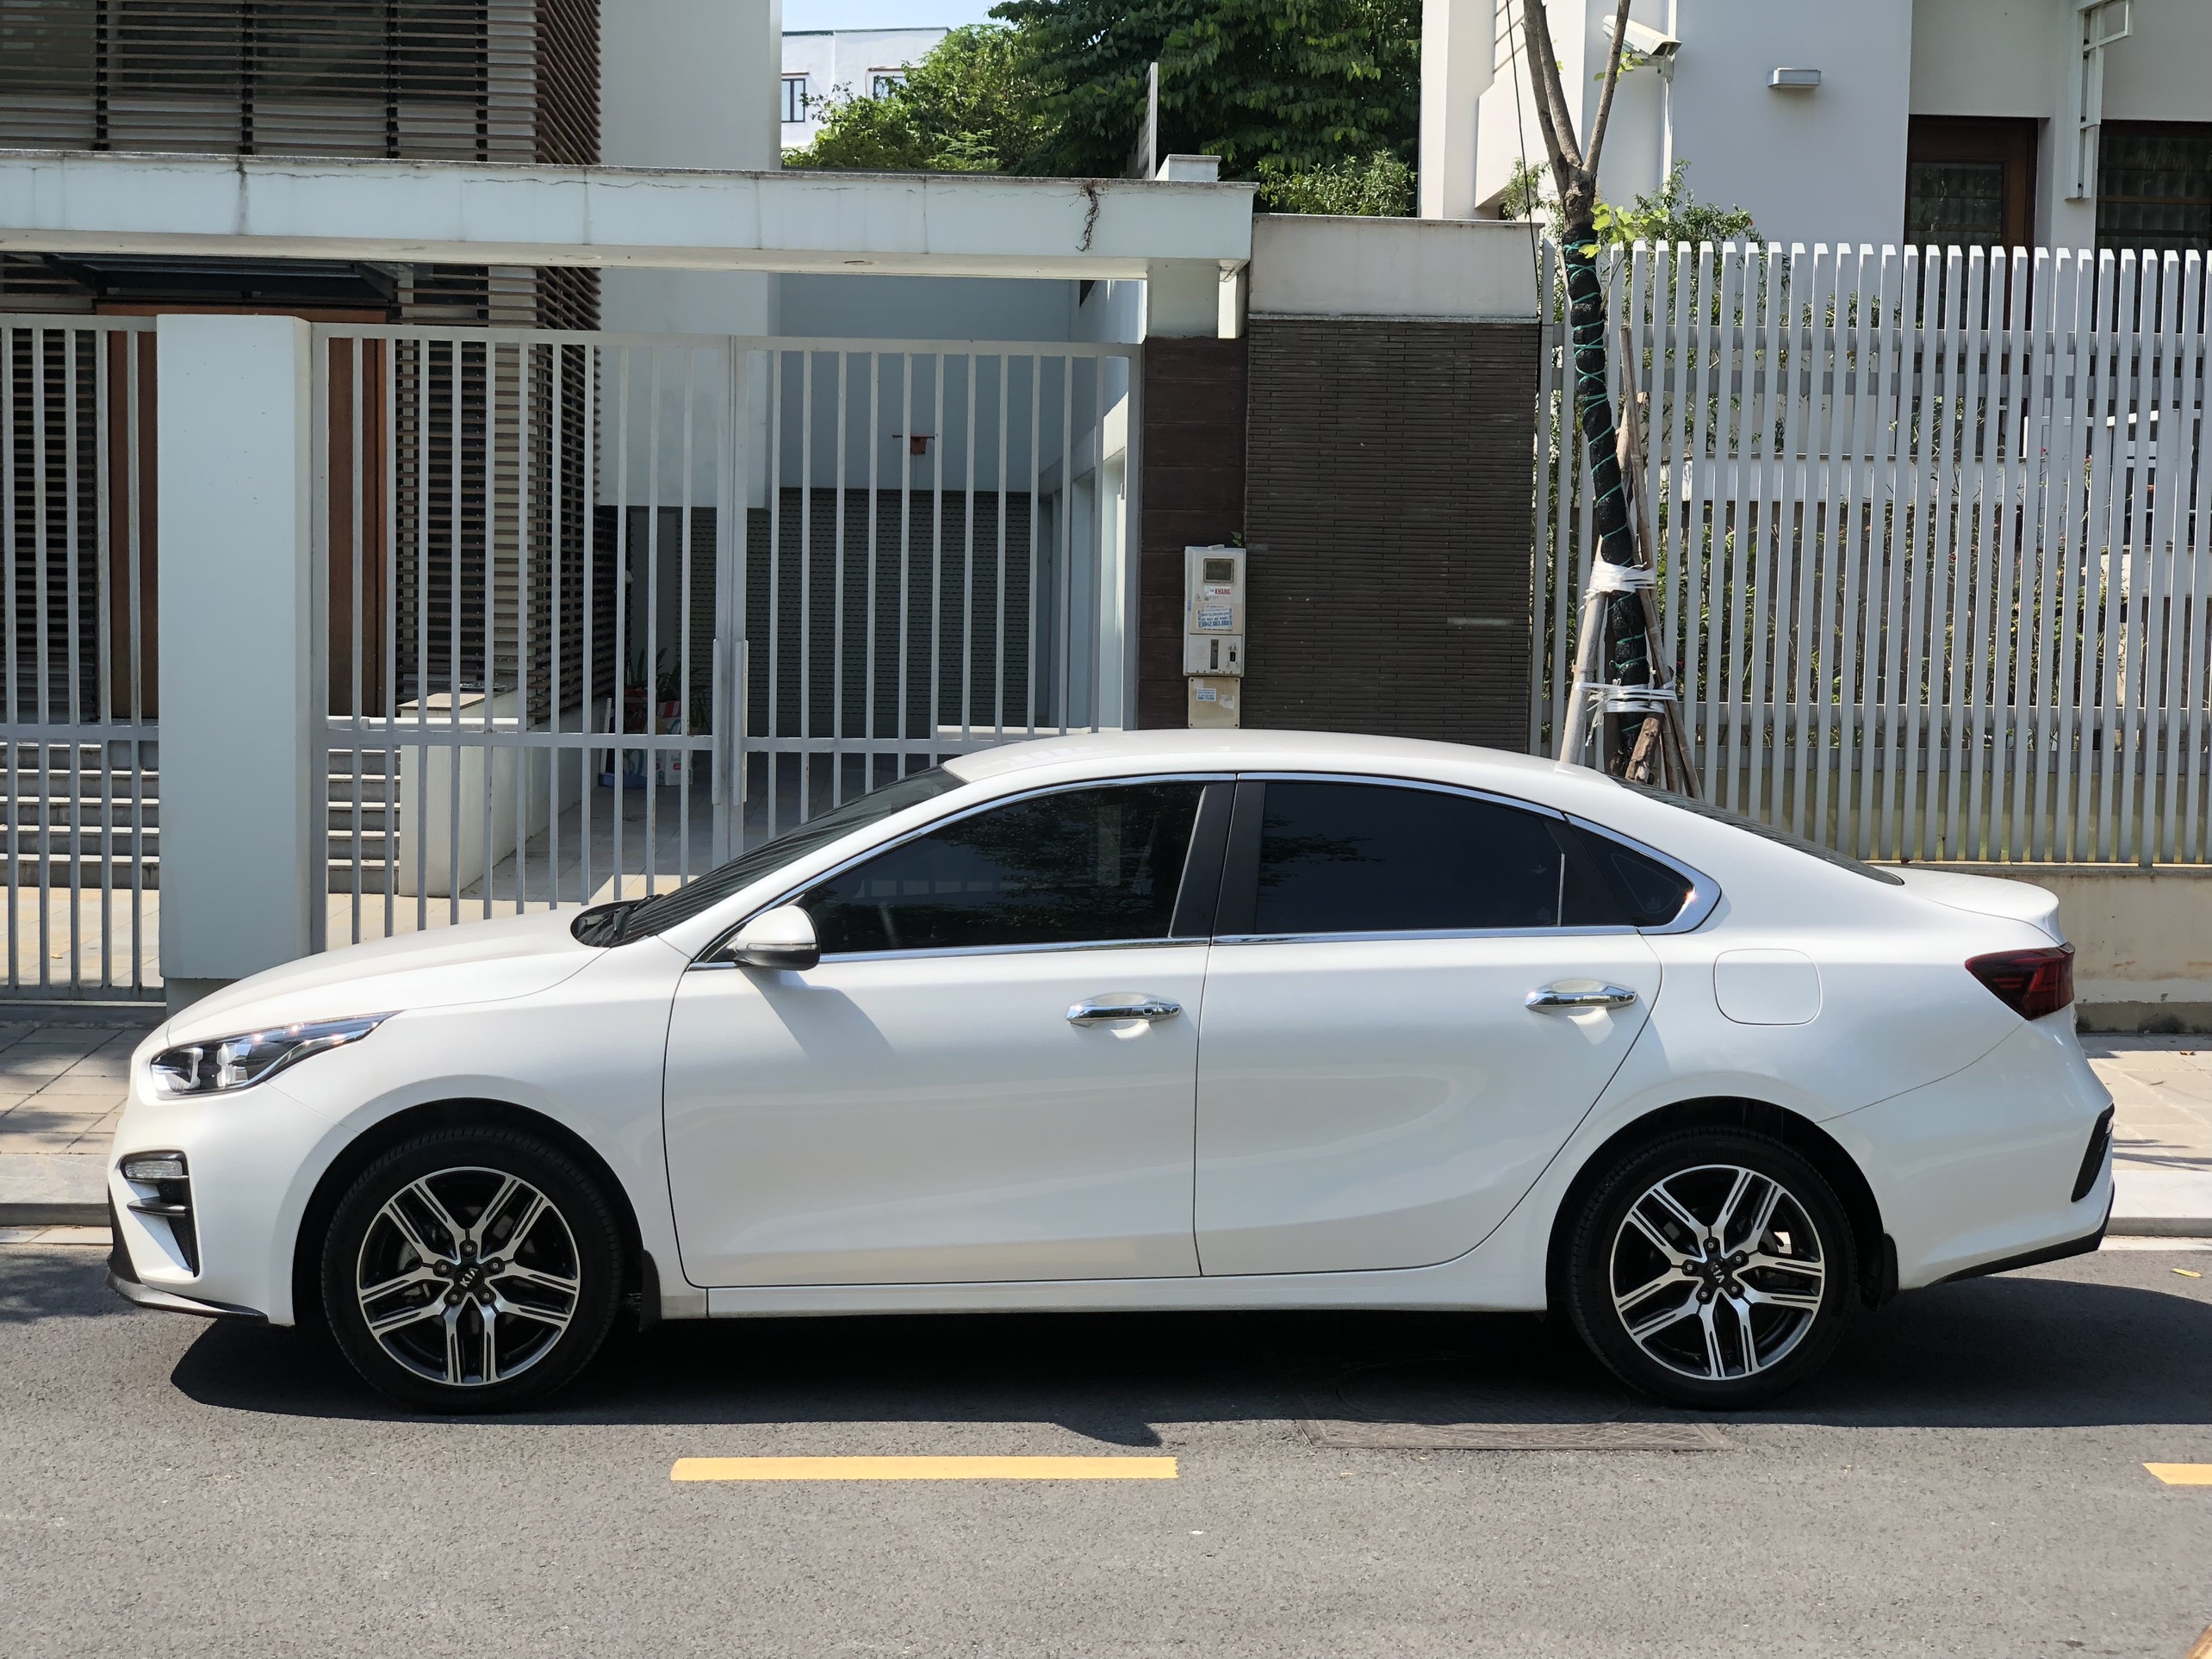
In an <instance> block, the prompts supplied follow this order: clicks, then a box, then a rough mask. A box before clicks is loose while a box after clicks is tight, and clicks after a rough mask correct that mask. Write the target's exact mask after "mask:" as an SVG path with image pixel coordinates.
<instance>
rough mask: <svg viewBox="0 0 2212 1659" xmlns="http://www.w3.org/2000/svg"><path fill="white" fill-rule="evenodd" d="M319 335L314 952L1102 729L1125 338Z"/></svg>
mask: <svg viewBox="0 0 2212 1659" xmlns="http://www.w3.org/2000/svg"><path fill="white" fill-rule="evenodd" d="M316 332H317V337H318V344H317V350H316V355H315V365H316V379H317V387H316V405H315V407H316V409H317V412H318V413H317V421H318V432H317V437H316V455H317V457H318V459H317V501H316V506H315V509H314V523H315V525H316V527H317V534H318V537H319V538H320V540H319V554H318V559H317V569H319V570H320V571H322V572H324V573H325V575H326V584H325V589H324V591H323V593H321V595H320V600H319V612H320V618H321V620H320V621H319V623H318V627H317V638H318V640H319V641H320V643H321V646H322V649H323V650H324V652H325V661H326V665H327V672H326V673H325V674H319V675H318V676H317V683H318V685H319V686H321V687H325V688H326V694H327V697H328V699H329V700H328V706H327V709H326V711H325V717H326V718H325V719H324V722H323V724H324V729H325V730H326V731H327V733H328V749H329V758H330V763H329V765H328V767H327V768H326V769H325V772H326V776H327V779H328V785H327V786H328V790H329V796H328V799H327V802H326V810H327V812H328V817H329V823H330V833H331V837H332V848H331V861H330V866H329V868H330V879H329V904H328V906H327V909H326V913H325V919H326V939H327V941H328V942H330V943H339V942H343V941H345V940H348V939H355V940H357V939H362V938H367V937H373V936H381V935H389V934H392V933H395V932H404V931H411V930H413V929H420V928H426V927H432V926H439V925H450V924H452V923H457V922H460V921H463V920H464V919H475V918H482V917H487V916H495V915H502V914H512V913H514V912H515V911H517V910H526V909H531V908H535V907H539V906H558V905H562V904H588V903H592V902H595V901H597V900H600V899H603V898H607V897H611V896H615V895H621V896H634V895H637V894H643V893H648V892H656V891H662V890H665V889H667V888H668V887H671V886H674V885H678V884H680V883H681V882H682V881H685V880H687V879H690V878H691V877H692V876H693V875H695V874H697V873H699V872H700V871H702V870H704V869H705V868H707V867H711V865H712V864H714V863H715V862H718V861H720V860H722V859H724V858H725V857H727V856H729V855H730V854H731V853H733V852H734V851H736V850H737V849H738V848H741V847H742V846H743V845H744V844H745V843H746V842H748V841H749V839H753V838H757V837H760V836H771V835H774V834H776V833H779V832H780V830H782V829H787V828H789V827H791V826H792V825H793V824H795V823H798V822H799V821H801V820H803V819H805V817H811V816H812V815H813V814H814V813H816V812H818V811H823V810H825V809H826V808H828V807H829V806H831V805H836V803H837V802H839V801H840V800H842V799H843V798H847V797H848V796H849V795H851V794H854V793H855V792H861V791H864V790H866V789H867V788H870V787H873V786H875V785H877V784H879V783H882V782H885V781H887V780H889V779H891V778H892V777H895V776H898V775H899V774H901V773H902V772H904V771H905V770H908V769H910V768H912V767H918V766H924V765H929V764H933V763H935V761H939V760H942V759H944V758H947V757H948V756H950V755H957V754H961V753H966V752H968V751H971V750H972V749H978V748H982V747H985V746H988V745H990V744H992V743H1001V742H1006V741H1010V740H1014V739H1017V738H1022V737H1026V736H1038V735H1044V734H1047V733H1054V732H1058V731H1061V730H1069V729H1086V730H1087V729H1092V728H1096V727H1098V726H1102V725H1103V726H1118V725H1120V724H1123V720H1122V707H1123V705H1124V704H1125V703H1126V701H1127V697H1128V683H1129V678H1130V676H1129V674H1128V667H1127V659H1128V646H1129V639H1128V609H1129V605H1128V587H1129V577H1130V574H1131V573H1130V569H1129V561H1128V558H1127V557H1126V556H1125V554H1124V552H1123V550H1122V541H1121V537H1122V527H1123V525H1124V524H1125V522H1126V519H1127V513H1126V508H1125V501H1124V498H1125V495H1126V483H1125V481H1126V478H1127V469H1126V467H1125V466H1124V464H1123V461H1124V450H1125V448H1126V444H1125V440H1124V438H1123V434H1125V433H1126V431H1127V429H1128V419H1127V417H1128V408H1129V402H1128V400H1129V399H1130V397H1131V396H1132V392H1131V386H1130V381H1131V376H1130V375H1129V373H1128V359H1129V358H1130V357H1131V356H1132V355H1133V354H1134V348H1129V347H1122V346H1094V345H1057V344H1055V345H1012V344H1010V345H997V344H967V343H962V344H959V345H949V344H943V343H935V342H932V343H919V342H887V341H886V342H877V341H867V342H858V341H807V340H784V339H724V338H722V337H674V336H644V335H619V334H612V333H600V332H594V333H581V332H578V333H568V332H552V331H543V330H530V331H521V330H485V329H462V328H451V329H439V328H425V327H400V326H393V327H375V326H355V325H338V324H333V325H325V326H319V327H318V329H317V331H316ZM319 775H320V774H319Z"/></svg>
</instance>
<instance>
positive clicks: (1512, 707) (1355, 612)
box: [1146, 318, 1537, 749]
mask: <svg viewBox="0 0 2212 1659" xmlns="http://www.w3.org/2000/svg"><path fill="white" fill-rule="evenodd" d="M1157 349H1158V347H1157V345H1147V346H1146V352H1147V353H1150V352H1152V351H1156V350H1157ZM1536 355H1537V329H1536V326H1535V325H1533V324H1463V323H1420V322H1355V321H1337V320H1329V321H1305V320H1267V319H1264V318H1258V319H1254V320H1253V321H1252V326H1251V335H1250V368H1249V396H1250V414H1249V419H1248V422H1247V429H1248V432H1249V446H1248V451H1247V467H1248V473H1247V478H1246V503H1247V505H1246V511H1245V513H1244V531H1245V534H1246V539H1247V542H1248V544H1249V545H1250V546H1251V547H1252V549H1253V551H1252V556H1251V559H1250V561H1249V564H1248V569H1247V575H1246V587H1247V592H1246V602H1247V605H1248V607H1249V610H1248V618H1247V622H1246V629H1247V641H1246V656H1247V663H1248V666H1247V668H1246V680H1245V706H1244V724H1246V726H1267V727H1275V728H1277V729H1284V728H1289V729H1302V730H1324V731H1370V732H1380V733H1387V734H1390V735H1394V736H1407V737H1432V738H1441V739H1445V740H1447V741H1450V742H1454V743H1482V744H1487V745H1489V746H1492V747H1494V748H1500V749H1525V748H1526V747H1527V742H1528V736H1527V732H1528V714H1527V710H1528V675H1529V649H1530V638H1529V632H1530V597H1529V569H1530V556H1529V549H1530V522H1529V515H1530V507H1531V482H1530V481H1531V476H1532V472H1531V465H1532V463H1531V457H1532V453H1533V448H1532V446H1533V442H1534V414H1533V411H1534V407H1535V399H1536ZM1147 385H1149V380H1148V381H1147ZM1151 430H1152V427H1151V418H1150V411H1149V409H1147V419H1146V433H1147V444H1148V445H1149V443H1150V438H1149V434H1150V432H1151ZM1146 453H1147V457H1148V458H1147V462H1146V485H1147V488H1150V482H1151V478H1152V472H1151V466H1152V464H1153V463H1152V462H1151V460H1150V459H1149V457H1150V455H1151V453H1152V451H1151V450H1150V449H1149V447H1148V448H1147V451H1146ZM1150 519H1151V513H1150V505H1149V501H1148V502H1147V510H1146V521H1147V522H1146V553H1147V555H1149V554H1150V552H1151V550H1152V544H1153V535H1152V527H1151V523H1150ZM1194 539H1195V538H1194ZM1178 545H1179V543H1178ZM1176 580H1177V582H1178V584H1179V582H1180V580H1181V572H1180V569H1179V567H1178V569H1177V573H1176ZM1147 592H1149V587H1148V588H1147ZM1146 625H1147V628H1148V629H1149V627H1150V625H1151V623H1150V618H1149V616H1147V618H1146ZM1178 625H1179V621H1171V622H1170V623H1169V624H1168V628H1169V631H1170V632H1171V634H1172V631H1173V630H1174V629H1175V628H1176V627H1177V626H1178ZM1147 638H1149V635H1148V636H1147ZM1177 693H1178V696H1179V693H1180V687H1179V685H1178V687H1177ZM1173 724H1181V718H1180V710H1179V707H1178V711H1177V719H1176V720H1175V722H1173Z"/></svg>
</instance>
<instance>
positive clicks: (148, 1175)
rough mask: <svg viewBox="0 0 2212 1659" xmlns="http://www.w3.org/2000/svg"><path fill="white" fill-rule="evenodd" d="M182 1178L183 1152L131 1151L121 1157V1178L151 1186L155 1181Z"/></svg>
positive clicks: (178, 1179)
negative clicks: (126, 1156)
mask: <svg viewBox="0 0 2212 1659" xmlns="http://www.w3.org/2000/svg"><path fill="white" fill-rule="evenodd" d="M183 1178H184V1154H183V1153H132V1154H131V1155H130V1156H129V1157H128V1158H126V1159H123V1179H124V1180H126V1181H137V1182H141V1183H143V1184H145V1185H146V1186H152V1185H153V1184H154V1183H156V1182H157V1181H182V1180H183Z"/></svg>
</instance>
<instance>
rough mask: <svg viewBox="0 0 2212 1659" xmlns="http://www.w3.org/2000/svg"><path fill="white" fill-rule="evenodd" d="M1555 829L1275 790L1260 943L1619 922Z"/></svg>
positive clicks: (1334, 791) (1332, 791)
mask: <svg viewBox="0 0 2212 1659" xmlns="http://www.w3.org/2000/svg"><path fill="white" fill-rule="evenodd" d="M1553 823H1554V820H1551V819H1550V818H1547V817H1543V816H1541V815H1540V814H1538V813H1535V812H1529V811H1522V810H1521V809H1519V808H1518V807H1513V806H1506V805H1500V804H1499V803H1497V802H1494V801H1484V800H1476V799H1474V798H1470V797H1469V796H1465V795H1454V794H1447V793H1445V792H1440V791H1438V790H1432V789H1407V788H1400V787H1397V786H1392V785H1388V784H1345V783H1280V782H1277V783H1270V784H1269V785H1268V786H1267V794H1266V813H1265V817H1264V822H1263V823H1262V825H1261V829H1260V836H1259V881H1258V895H1257V902H1256V904H1254V907H1253V913H1252V914H1253V920H1252V926H1253V931H1254V932H1256V933H1261V934H1317V933H1323V934H1325V933H1416V932H1458V931H1465V930H1469V929H1486V928H1551V927H1558V926H1561V925H1563V924H1564V925H1568V926H1577V925H1587V924H1598V923H1612V922H1618V921H1619V915H1618V913H1617V911H1616V910H1615V908H1614V906H1613V905H1612V904H1611V903H1610V902H1609V901H1608V900H1607V898H1605V897H1603V896H1601V895H1600V893H1599V892H1598V891H1597V890H1595V889H1594V886H1593V885H1591V883H1590V882H1589V881H1588V879H1587V877H1586V876H1585V874H1584V867H1583V865H1582V863H1581V861H1580V860H1579V859H1577V860H1569V858H1568V856H1567V852H1566V843H1565V840H1564V837H1563V835H1562V834H1560V833H1558V832H1556V831H1555V829H1554V828H1553Z"/></svg>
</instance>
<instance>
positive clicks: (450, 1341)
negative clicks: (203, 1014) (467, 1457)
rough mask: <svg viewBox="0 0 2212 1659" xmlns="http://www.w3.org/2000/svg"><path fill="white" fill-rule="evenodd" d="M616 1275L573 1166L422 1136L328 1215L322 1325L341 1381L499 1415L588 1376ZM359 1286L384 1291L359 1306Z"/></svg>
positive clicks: (618, 1263) (610, 1239)
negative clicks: (344, 1364) (352, 1378)
mask: <svg viewBox="0 0 2212 1659" xmlns="http://www.w3.org/2000/svg"><path fill="white" fill-rule="evenodd" d="M433 1200H434V1201H435V1202H431V1201H433ZM541 1200H542V1201H543V1202H542V1204H541V1203H540V1202H539V1201H541ZM456 1233H458V1235H459V1236H454V1235H455V1234H456ZM477 1234H481V1235H482V1247H481V1248H479V1247H478V1246H477V1243H476V1240H475V1235H477ZM623 1269H624V1247H623V1231H622V1227H621V1225H620V1223H619V1222H618V1221H617V1220H616V1217H615V1213H614V1209H613V1207H612V1204H611V1203H610V1202H608V1199H607V1196H606V1194H605V1193H604V1192H603V1191H602V1190H600V1185H599V1183H598V1182H596V1181H595V1180H593V1177H591V1175H590V1174H588V1173H587V1171H584V1170H583V1169H582V1168H581V1167H580V1166H579V1165H577V1163H576V1161H575V1159H573V1158H570V1157H569V1155H568V1154H566V1153H562V1151H560V1150H559V1149H558V1148H556V1147H554V1146H550V1145H548V1144H547V1143H546V1142H544V1141H543V1140H539V1139H537V1137H536V1136H534V1135H531V1134H525V1133H522V1132H520V1131H518V1130H513V1129H506V1128H492V1127H488V1126H487V1127H482V1128H446V1129H434V1130H431V1131H428V1132H427V1133H425V1134H419V1135H416V1136H413V1138H411V1139H409V1140H404V1141H402V1142H401V1144H400V1145H398V1146H395V1147H393V1148H392V1149H391V1150H390V1151H389V1152H387V1153H384V1154H383V1155H382V1157H380V1158H378V1159H376V1161H375V1162H373V1163H372V1164H370V1165H369V1167H368V1168H367V1169H365V1170H363V1171H362V1172H361V1174H360V1176H359V1177H357V1179H356V1180H355V1181H354V1183H353V1184H352V1186H351V1187H350V1188H349V1189H347V1190H346V1194H345V1197H343V1198H342V1199H340V1200H339V1204H338V1209H337V1210H336V1212H335V1213H334V1214H333V1215H332V1217H331V1224H330V1228H329V1231H328V1232H327V1233H326V1234H325V1235H324V1239H323V1247H322V1276H321V1277H322V1302H323V1309H324V1317H325V1320H326V1322H327V1324H328V1326H329V1328H330V1332H331V1335H332V1337H333V1338H334V1339H336V1341H337V1343H338V1346H339V1351H341V1352H343V1353H344V1354H345V1357H346V1358H347V1360H348V1361H350V1362H351V1364H352V1366H353V1368H354V1370H357V1371H359V1372H360V1373H361V1375H362V1376H363V1378H365V1379H366V1380H367V1381H368V1382H369V1383H371V1384H372V1385H373V1386H375V1387H376V1389H380V1390H381V1391H382V1392H383V1393H385V1394H387V1395H390V1396H391V1397H392V1398H393V1399H395V1400H397V1401H401V1403H402V1404H405V1405H407V1406H410V1407H414V1408H416V1409H418V1410H421V1411H434V1412H452V1413H464V1412H471V1413H472V1412H498V1411H514V1410H518V1409H519V1408H521V1407H525V1406H529V1405H532V1404H534V1403H536V1402H537V1401H540V1400H543V1399H544V1398H545V1396H546V1395H550V1394H551V1393H552V1392H553V1391H554V1390H555V1389H558V1388H560V1387H561V1386H562V1384H564V1383H568V1382H569V1381H570V1380H571V1379H573V1378H574V1377H575V1376H576V1374H577V1373H578V1372H579V1371H581V1370H583V1368H584V1367H585V1366H586V1365H587V1364H589V1363H590V1362H591V1358H592V1356H593V1354H595V1353H597V1352H598V1351H599V1349H600V1344H601V1343H603V1342H604V1341H605V1340H606V1335H607V1331H608V1328H609V1327H611V1326H612V1324H613V1322H614V1316H615V1310H616V1308H617V1307H618V1305H619V1303H620V1301H621V1296H622V1284H623ZM364 1283H365V1284H366V1285H367V1286H369V1287H370V1289H372V1291H373V1290H374V1289H375V1288H376V1287H378V1286H388V1287H393V1288H389V1289H384V1290H382V1292H380V1293H377V1294H372V1295H370V1296H363V1285H364ZM564 1287H565V1288H564ZM372 1315H373V1316H374V1318H375V1319H376V1321H377V1328H375V1329H372V1328H371V1326H370V1319H371V1317H372Z"/></svg>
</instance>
